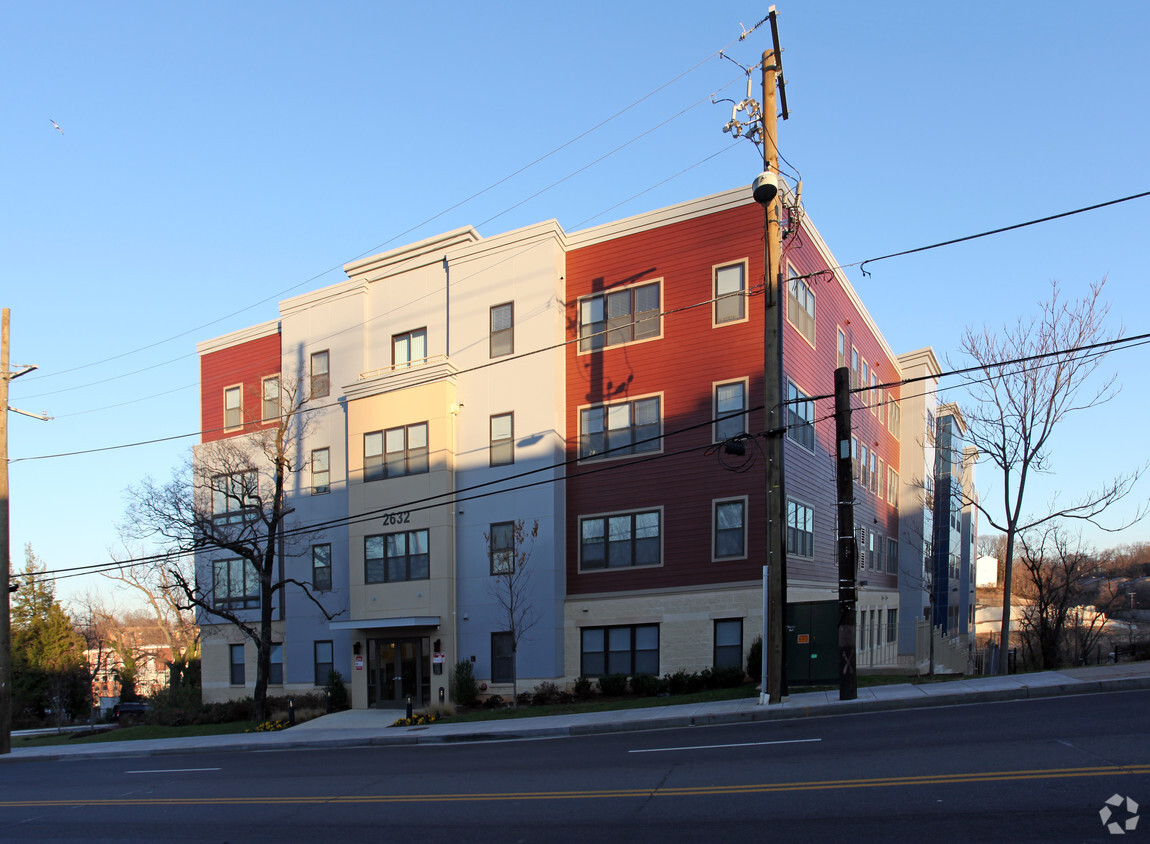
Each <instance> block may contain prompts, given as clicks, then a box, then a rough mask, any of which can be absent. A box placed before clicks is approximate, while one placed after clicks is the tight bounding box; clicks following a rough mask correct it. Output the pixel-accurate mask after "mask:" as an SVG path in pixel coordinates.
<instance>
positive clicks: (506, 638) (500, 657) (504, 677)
mask: <svg viewBox="0 0 1150 844" xmlns="http://www.w3.org/2000/svg"><path fill="white" fill-rule="evenodd" d="M514 679H515V636H514V635H513V634H511V633H507V632H499V633H492V634H491V682H492V683H510V682H512V681H514Z"/></svg>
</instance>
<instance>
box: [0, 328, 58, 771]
mask: <svg viewBox="0 0 1150 844" xmlns="http://www.w3.org/2000/svg"><path fill="white" fill-rule="evenodd" d="M9 322H10V313H9V311H8V309H7V308H4V310H3V312H2V314H0V569H3V571H4V580H3V583H4V588H3V589H0V592H2V593H3V595H2V596H0V754H3V753H11V752H12V622H11V614H10V612H9V594H10V589H11V588H10V586H9V582H10V581H9V577H10V575H11V571H12V555H11V548H10V546H9V542H10V532H9V529H8V411H9V410H14V411H16V413H21V414H23V415H25V416H31V417H32V418H33V419H42V420H47V419H48V417H47V416H46V415H40V414H35V413H28V412H27V411H24V410H18V409H17V408H15V407H9V406H8V382H9V381H11V380H12V379H13V378H19V377H20V376H21V375H26V374H27V373H29V372H31V371H32V370H34V369H35V368H36V367H34V366H25V367H22V368H21V369H20V371H19V372H12V371H11V367H10V366H9V357H8V347H9V339H8V334H9Z"/></svg>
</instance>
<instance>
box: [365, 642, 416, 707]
mask: <svg viewBox="0 0 1150 844" xmlns="http://www.w3.org/2000/svg"><path fill="white" fill-rule="evenodd" d="M367 650H368V672H369V673H368V689H367V698H368V699H367V703H368V706H377V707H380V708H384V709H387V708H392V707H396V708H399V707H404V706H406V705H407V698H408V695H410V696H411V702H412V705H413V706H416V707H420V706H423V705H425V704H426V703H427V701H426V699H425V696H426V691H427V690H426V689H425V687H426V686H428V685H429V683H430V680H431V678H430V676H428V675H429V674H430V672H429V671H428V669H427V666H425V665H424V663H425V662H427V660H429V659H430V658H431V654H430V652H429V651H428V649H427V647H426V646H425V640H423V639H400V638H394V639H371V640H369V641H368V649H367Z"/></svg>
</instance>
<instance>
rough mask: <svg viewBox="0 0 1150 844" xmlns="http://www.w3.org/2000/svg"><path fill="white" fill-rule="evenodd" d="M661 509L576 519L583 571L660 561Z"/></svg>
mask: <svg viewBox="0 0 1150 844" xmlns="http://www.w3.org/2000/svg"><path fill="white" fill-rule="evenodd" d="M660 521H661V513H660V512H659V511H658V510H652V511H649V512H645V513H623V514H619V515H614V516H594V517H591V518H586V519H583V520H581V521H580V523H579V560H580V568H581V569H582V570H583V571H589V570H591V569H614V568H626V567H628V566H657V565H659V564H660V563H661V562H662V544H663V542H662V534H661V530H660Z"/></svg>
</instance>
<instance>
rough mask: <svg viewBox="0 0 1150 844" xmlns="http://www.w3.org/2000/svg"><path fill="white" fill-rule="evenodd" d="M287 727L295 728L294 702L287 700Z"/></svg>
mask: <svg viewBox="0 0 1150 844" xmlns="http://www.w3.org/2000/svg"><path fill="white" fill-rule="evenodd" d="M288 726H289V727H294V726H295V701H294V700H292V699H290V698H289V699H288Z"/></svg>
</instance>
